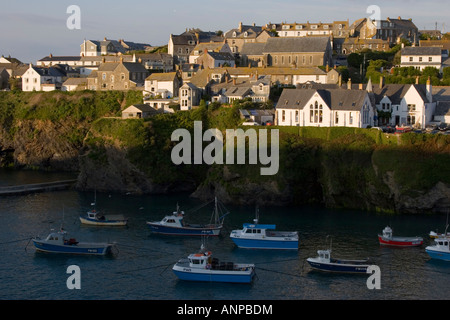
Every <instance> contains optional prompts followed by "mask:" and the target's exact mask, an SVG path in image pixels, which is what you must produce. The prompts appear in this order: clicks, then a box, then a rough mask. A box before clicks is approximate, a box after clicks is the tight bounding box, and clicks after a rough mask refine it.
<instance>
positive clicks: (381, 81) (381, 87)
mask: <svg viewBox="0 0 450 320" xmlns="http://www.w3.org/2000/svg"><path fill="white" fill-rule="evenodd" d="M383 86H384V77H380V89H383Z"/></svg>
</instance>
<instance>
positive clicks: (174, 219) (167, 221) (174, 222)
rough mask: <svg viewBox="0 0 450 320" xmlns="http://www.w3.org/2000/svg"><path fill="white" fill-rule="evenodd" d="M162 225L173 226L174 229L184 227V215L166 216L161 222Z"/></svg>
mask: <svg viewBox="0 0 450 320" xmlns="http://www.w3.org/2000/svg"><path fill="white" fill-rule="evenodd" d="M161 225H165V226H172V227H182V226H184V221H183V215H182V214H177V215H175V214H174V215H171V216H165V217H164V219H162V220H161Z"/></svg>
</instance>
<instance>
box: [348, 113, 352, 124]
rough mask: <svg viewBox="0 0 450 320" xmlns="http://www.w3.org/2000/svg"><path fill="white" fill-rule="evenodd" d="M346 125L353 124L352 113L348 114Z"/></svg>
mask: <svg viewBox="0 0 450 320" xmlns="http://www.w3.org/2000/svg"><path fill="white" fill-rule="evenodd" d="M348 123H349V124H353V113H352V112H350V114H349V118H348Z"/></svg>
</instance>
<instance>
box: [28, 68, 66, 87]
mask: <svg viewBox="0 0 450 320" xmlns="http://www.w3.org/2000/svg"><path fill="white" fill-rule="evenodd" d="M65 78H66V74H64V73H63V71H62V70H61V69H59V68H54V67H50V68H40V67H34V66H33V65H31V64H30V67H29V68H28V70H27V71H25V73H24V74H23V75H22V90H23V91H52V90H55V89H59V88H61V85H62V83H63V81H64V80H65Z"/></svg>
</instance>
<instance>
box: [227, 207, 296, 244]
mask: <svg viewBox="0 0 450 320" xmlns="http://www.w3.org/2000/svg"><path fill="white" fill-rule="evenodd" d="M253 222H254V223H244V224H243V228H242V229H239V230H233V231H231V234H230V238H231V240H233V242H234V243H235V244H236V245H237V246H238V247H239V248H249V249H292V250H298V232H297V231H276V225H274V224H259V212H258V209H256V218H255V219H254V220H253Z"/></svg>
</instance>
